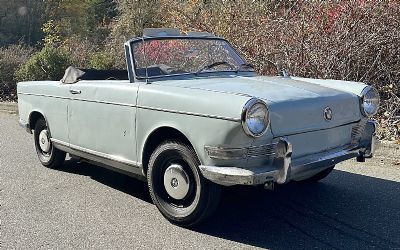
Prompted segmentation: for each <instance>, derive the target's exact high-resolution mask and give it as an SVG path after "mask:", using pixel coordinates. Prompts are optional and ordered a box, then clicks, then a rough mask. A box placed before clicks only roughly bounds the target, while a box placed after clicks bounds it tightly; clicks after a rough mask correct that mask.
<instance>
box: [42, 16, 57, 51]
mask: <svg viewBox="0 0 400 250" xmlns="http://www.w3.org/2000/svg"><path fill="white" fill-rule="evenodd" d="M42 30H43V33H44V35H45V36H44V39H43V42H44V46H45V47H46V46H47V47H55V46H58V45H59V44H60V43H61V37H60V32H61V29H60V26H59V25H57V24H55V23H54V21H53V20H52V19H50V20H49V21H47V22H46V23H45V24H43V27H42Z"/></svg>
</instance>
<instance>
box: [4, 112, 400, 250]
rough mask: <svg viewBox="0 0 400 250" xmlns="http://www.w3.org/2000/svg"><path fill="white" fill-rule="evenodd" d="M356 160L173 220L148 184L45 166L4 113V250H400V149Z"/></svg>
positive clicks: (98, 171)
mask: <svg viewBox="0 0 400 250" xmlns="http://www.w3.org/2000/svg"><path fill="white" fill-rule="evenodd" d="M378 153H379V155H377V157H376V158H374V159H372V160H370V161H368V162H366V163H356V162H355V161H348V162H346V163H342V164H340V165H338V166H337V168H336V170H334V171H333V172H332V174H331V175H329V176H328V177H327V178H326V179H324V181H322V182H321V183H318V184H315V185H299V184H289V185H286V186H280V187H278V188H277V190H275V191H273V192H271V191H264V190H262V189H255V188H231V189H228V190H224V198H223V200H222V202H221V205H220V208H219V210H218V212H217V214H216V215H215V216H214V217H212V218H211V219H210V220H209V221H208V222H207V223H205V224H204V225H201V226H199V227H197V228H194V229H191V230H189V229H184V228H180V227H177V226H174V225H171V224H170V223H168V222H167V221H166V220H165V219H164V218H163V217H162V216H161V214H160V213H159V212H158V211H157V209H156V207H155V206H154V205H153V204H152V203H151V200H150V197H149V195H148V191H147V188H146V185H145V184H144V183H142V182H140V181H137V180H135V179H132V178H129V177H126V176H123V175H120V174H117V173H114V172H111V171H108V170H104V169H102V168H99V167H95V166H92V165H89V164H77V163H74V162H71V161H69V162H67V164H66V166H65V167H64V168H63V169H61V170H50V169H46V168H44V167H42V166H41V165H40V163H39V161H38V160H37V158H36V155H35V150H34V146H33V140H32V136H31V135H28V134H27V133H26V132H25V131H24V130H23V129H22V128H19V127H18V125H17V117H16V116H15V115H10V114H2V113H0V205H1V206H0V222H1V226H0V249H11V248H12V249H15V248H19V249H38V248H41V249H50V248H60V249H64V248H85V249H87V248H97V249H116V248H130V249H133V248H135V249H136V248H140V249H183V248H185V249H187V248H192V249H219V248H223V249H243V248H245V249H248V248H253V247H261V248H270V249H289V248H291V249H302V248H307V249H310V248H321V249H369V248H375V249H400V165H399V162H398V161H400V150H399V149H396V147H393V146H392V147H386V146H385V147H383V148H381V149H380V151H379V152H378Z"/></svg>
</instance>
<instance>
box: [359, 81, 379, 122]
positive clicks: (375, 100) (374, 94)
mask: <svg viewBox="0 0 400 250" xmlns="http://www.w3.org/2000/svg"><path fill="white" fill-rule="evenodd" d="M379 102H380V97H379V93H378V91H377V90H376V89H375V88H373V87H371V86H367V87H365V88H364V89H363V91H362V92H361V98H360V109H361V113H362V114H363V115H364V116H365V117H372V116H374V115H375V114H376V113H377V112H378V109H379Z"/></svg>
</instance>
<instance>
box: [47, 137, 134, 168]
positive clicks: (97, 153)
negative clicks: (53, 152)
mask: <svg viewBox="0 0 400 250" xmlns="http://www.w3.org/2000/svg"><path fill="white" fill-rule="evenodd" d="M51 141H52V142H53V143H54V144H56V145H57V144H59V145H62V146H64V147H68V148H71V149H74V150H78V151H81V152H83V153H86V154H91V155H95V156H98V157H101V158H104V159H107V160H111V161H115V162H118V163H122V164H125V165H129V166H132V167H136V168H141V167H142V164H141V163H139V162H136V161H131V160H127V159H123V158H121V157H116V156H112V155H109V154H105V153H101V152H97V151H95V150H91V149H87V148H83V147H80V146H76V145H73V144H70V143H66V142H63V141H60V140H57V139H54V138H51Z"/></svg>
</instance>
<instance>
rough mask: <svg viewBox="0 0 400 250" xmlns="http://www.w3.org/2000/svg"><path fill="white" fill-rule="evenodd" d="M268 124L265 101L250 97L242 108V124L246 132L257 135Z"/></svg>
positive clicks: (263, 130) (259, 134)
mask: <svg viewBox="0 0 400 250" xmlns="http://www.w3.org/2000/svg"><path fill="white" fill-rule="evenodd" d="M268 125H269V111H268V106H267V104H266V103H265V102H263V101H262V100H260V99H257V98H252V99H250V100H249V101H248V102H247V103H246V104H245V105H244V108H243V112H242V126H243V129H244V131H245V132H246V134H248V135H250V136H253V137H259V136H262V135H263V134H264V133H265V131H266V130H267V128H268Z"/></svg>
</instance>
